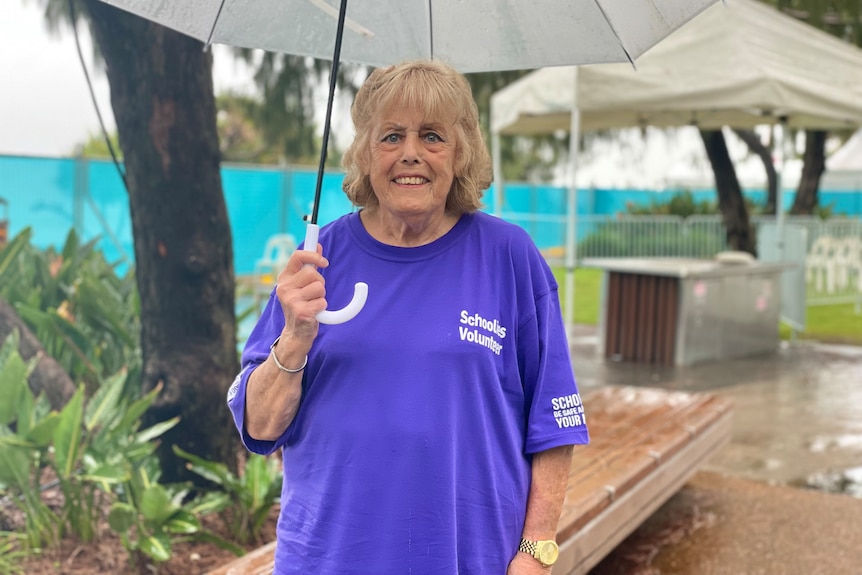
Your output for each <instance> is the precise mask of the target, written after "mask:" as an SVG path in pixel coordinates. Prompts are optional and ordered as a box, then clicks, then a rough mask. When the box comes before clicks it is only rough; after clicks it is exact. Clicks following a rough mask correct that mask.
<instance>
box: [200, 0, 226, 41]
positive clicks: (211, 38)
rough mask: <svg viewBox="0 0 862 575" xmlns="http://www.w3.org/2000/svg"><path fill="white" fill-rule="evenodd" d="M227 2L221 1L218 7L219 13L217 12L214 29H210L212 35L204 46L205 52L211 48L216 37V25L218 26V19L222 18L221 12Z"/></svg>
mask: <svg viewBox="0 0 862 575" xmlns="http://www.w3.org/2000/svg"><path fill="white" fill-rule="evenodd" d="M224 2H225V0H221V3H220V4H219V5H218V12H216V17H215V20H213V25H212V28H210V35H209V36H208V37H207V42H206V44H204V50H206V49H207V48H209V47H210V44H212V42H213V36H214V35H215V29H216V24H218V19H219V18H220V17H221V10H222V8H224Z"/></svg>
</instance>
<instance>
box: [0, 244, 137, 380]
mask: <svg viewBox="0 0 862 575" xmlns="http://www.w3.org/2000/svg"><path fill="white" fill-rule="evenodd" d="M31 236H32V231H31V230H30V229H29V228H27V229H24V230H23V231H21V232H20V233H19V234H18V235H17V236H16V237H15V238H13V239H12V241H10V242H9V244H7V245H6V246H5V247H4V248H3V249H2V250H0V297H2V298H4V299H5V300H6V301H7V302H9V304H10V305H12V306H13V307H14V308H15V310H16V312H17V313H18V315H19V316H20V317H21V319H22V320H23V321H24V322H25V323H26V324H27V326H28V327H29V328H30V329H31V330H32V331H33V332H34V333H35V334H36V337H37V338H38V339H39V341H40V342H41V344H42V346H43V347H44V348H45V350H46V352H47V353H48V354H49V355H51V357H53V358H54V359H56V360H57V361H58V362H59V363H60V364H61V365H62V366H63V367H64V368H65V370H66V371H67V372H68V373H69V374H70V376H71V377H72V378H73V379H74V380H76V381H83V382H84V383H85V384H86V385H87V388H88V389H94V388H95V387H97V386H98V383H99V382H100V381H101V379H103V378H106V377H108V376H110V375H111V374H114V373H117V372H118V371H120V370H121V369H126V370H127V371H129V372H130V374H131V375H132V376H131V377H129V378H128V381H129V382H137V381H139V380H140V378H137V377H135V374H136V373H138V372H139V371H140V364H141V359H140V346H139V343H138V335H137V334H138V333H139V330H140V320H139V318H140V302H139V299H138V296H137V289H136V286H135V280H134V276H133V275H132V274H131V273H129V274H126V276H125V277H118V276H117V274H116V266H115V265H112V264H110V263H108V262H107V261H105V259H104V256H103V255H102V252H101V251H99V250H98V249H97V247H96V242H97V240H93V241H90V242H87V243H84V244H81V243H80V242H79V240H78V237H77V235H76V234H75V232H74V230H72V231H70V232H69V234H68V235H67V237H66V241H65V244H64V246H63V249H62V250H61V251H60V252H59V253H58V252H55V251H54V250H53V249H52V248H49V249H47V250H44V251H43V250H39V249H37V248H35V247H34V246H32V245H31V244H30V239H31ZM130 391H131V390H130Z"/></svg>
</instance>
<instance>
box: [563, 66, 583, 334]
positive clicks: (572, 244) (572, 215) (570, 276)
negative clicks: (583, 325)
mask: <svg viewBox="0 0 862 575" xmlns="http://www.w3.org/2000/svg"><path fill="white" fill-rule="evenodd" d="M574 70H575V73H574V77H573V81H574V83H575V89H574V92H573V94H574V95H573V96H572V116H571V123H570V125H569V187H568V190H567V197H566V200H567V201H566V224H567V225H566V277H565V286H566V301H565V320H566V326H567V328H568V330H569V334H570V335H571V334H572V333H573V332H574V327H575V266H576V264H577V261H578V251H577V250H578V247H577V246H578V240H577V229H578V182H577V174H578V141H579V140H580V133H581V112H580V110H579V109H578V68H577V67H575V69H574Z"/></svg>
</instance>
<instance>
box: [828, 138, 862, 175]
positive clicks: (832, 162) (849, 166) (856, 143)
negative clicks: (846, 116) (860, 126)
mask: <svg viewBox="0 0 862 575" xmlns="http://www.w3.org/2000/svg"><path fill="white" fill-rule="evenodd" d="M826 169H827V170H828V171H831V172H862V130H857V131H856V132H854V133H853V135H852V136H850V138H849V139H848V140H847V141H846V142H844V145H843V146H841V147H840V148H838V149H837V150H835V153H834V154H832V155H831V156H829V157H828V158H827V159H826Z"/></svg>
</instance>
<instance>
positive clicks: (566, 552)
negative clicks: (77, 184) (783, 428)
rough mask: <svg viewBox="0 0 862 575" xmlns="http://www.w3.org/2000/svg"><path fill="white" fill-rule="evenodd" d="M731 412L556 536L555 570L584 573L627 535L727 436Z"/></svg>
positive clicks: (729, 430)
mask: <svg viewBox="0 0 862 575" xmlns="http://www.w3.org/2000/svg"><path fill="white" fill-rule="evenodd" d="M731 420H732V416H731V412H730V410H727V411H725V412H724V413H723V415H721V417H720V418H719V419H718V420H716V421H715V422H714V423H713V424H711V425H710V426H709V427H708V428H706V429H705V430H704V431H703V433H701V434H700V435H698V436H697V437H695V438H693V439H692V441H691V442H689V443H687V444H686V445H685V447H684V448H683V449H682V450H681V451H679V452H678V453H676V454H675V455H674V456H672V457H671V458H670V459H668V460H667V461H666V462H663V463H662V465H660V466H659V467H658V468H656V469H655V471H653V472H652V473H651V474H650V475H648V476H647V477H645V478H644V479H643V480H642V481H640V482H639V483H638V484H637V486H635V488H634V489H632V490H630V491H629V492H628V493H626V494H625V495H623V496H622V497H619V498H617V499H615V500H614V502H613V503H612V504H611V505H610V507H608V508H607V509H606V510H605V511H604V512H602V513H601V514H600V515H599V516H597V517H596V518H595V519H594V520H593V521H591V522H589V523H587V524H586V525H585V526H584V527H583V528H582V529H580V530H578V531H577V532H575V533H574V534H572V536H571V537H568V538H566V539H562V538H561V537H560V538H559V539H558V540H559V541H561V544H560V558H559V561H558V562H557V564H556V566H555V567H554V572H555V573H556V572H558V571H559V572H560V574H561V575H563V574H565V575H585V574H586V573H588V572H589V570H590V569H592V568H593V567H595V566H596V565H597V564H598V563H599V561H601V560H602V559H603V558H604V557H605V556H606V555H607V554H608V553H609V552H610V551H611V550H613V548H614V547H616V546H617V545H618V544H619V543H620V542H621V541H623V540H624V539H625V538H626V537H628V536H629V535H630V534H631V533H632V532H633V531H634V530H635V529H636V528H637V527H638V526H639V525H640V524H641V523H642V522H643V521H644V520H645V519H647V518H648V517H649V516H650V515H652V513H654V512H655V510H656V509H658V508H659V507H660V506H661V505H663V504H664V503H665V502H666V501H667V500H668V499H670V497H671V496H672V495H673V494H674V493H676V491H677V490H678V489H679V488H680V487H682V486H683V485H684V484H685V482H686V481H688V479H689V478H691V476H692V475H693V474H694V473H695V471H696V470H697V468H698V466H699V465H700V464H701V463H703V462H705V461H707V460H708V459H709V457H711V456H712V454H713V453H715V452H716V451H717V450H718V449H720V448H721V447H722V446H723V445H724V444H725V443H726V442H727V440H728V438H729V437H730V434H731V429H732V424H731Z"/></svg>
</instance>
